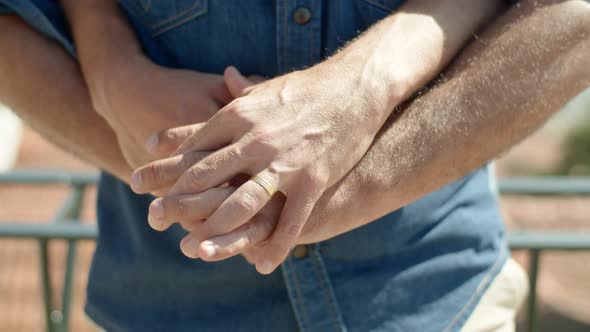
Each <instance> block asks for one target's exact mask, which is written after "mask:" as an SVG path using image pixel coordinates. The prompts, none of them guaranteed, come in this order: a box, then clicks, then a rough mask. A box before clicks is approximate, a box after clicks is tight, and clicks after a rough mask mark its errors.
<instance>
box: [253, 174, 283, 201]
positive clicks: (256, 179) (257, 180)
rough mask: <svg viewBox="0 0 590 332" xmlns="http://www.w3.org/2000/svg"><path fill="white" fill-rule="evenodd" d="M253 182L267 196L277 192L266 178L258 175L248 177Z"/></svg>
mask: <svg viewBox="0 0 590 332" xmlns="http://www.w3.org/2000/svg"><path fill="white" fill-rule="evenodd" d="M250 181H253V182H254V183H256V184H258V185H259V186H261V187H262V188H263V189H264V190H265V191H266V192H267V193H268V196H270V197H273V196H274V194H275V193H276V192H277V190H276V188H275V187H274V186H273V185H272V184H271V183H270V181H268V180H267V179H265V178H263V177H262V176H260V175H256V176H254V177H252V178H251V179H250Z"/></svg>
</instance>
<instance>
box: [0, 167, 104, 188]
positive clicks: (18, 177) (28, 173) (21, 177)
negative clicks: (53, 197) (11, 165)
mask: <svg viewBox="0 0 590 332" xmlns="http://www.w3.org/2000/svg"><path fill="white" fill-rule="evenodd" d="M98 179H99V174H98V173H90V172H69V171H67V172H66V171H58V170H32V169H31V170H23V169H21V170H15V171H11V172H7V173H0V183H13V184H31V185H40V184H67V185H79V186H83V185H94V184H96V183H97V182H98Z"/></svg>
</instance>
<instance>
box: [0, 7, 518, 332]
mask: <svg viewBox="0 0 590 332" xmlns="http://www.w3.org/2000/svg"><path fill="white" fill-rule="evenodd" d="M402 2H403V1H396V0H276V1H270V0H247V1H246V0H242V1H239V0H122V1H121V5H122V7H123V8H124V10H125V11H126V13H127V14H128V16H129V18H130V19H131V21H132V24H133V27H134V28H135V29H136V31H137V35H138V37H139V38H140V40H141V42H142V44H143V47H144V50H145V52H146V53H147V54H148V55H149V56H150V57H151V58H152V59H153V60H154V61H155V62H157V63H159V64H162V65H164V66H169V67H177V68H188V69H193V70H198V71H203V72H209V73H222V71H223V69H224V68H225V67H226V66H228V65H234V66H236V67H237V68H238V69H239V70H241V71H242V72H243V73H245V74H248V75H249V74H257V75H263V76H268V77H272V76H276V75H280V74H282V73H286V72H289V71H292V70H294V69H299V68H303V67H307V66H311V65H313V64H315V63H318V62H319V61H321V60H322V59H324V58H325V57H327V56H329V55H330V54H332V53H333V52H334V51H335V50H337V49H338V48H340V47H342V46H343V45H345V43H346V42H348V41H350V40H352V39H353V38H355V37H356V36H358V35H359V33H361V32H362V31H363V30H365V29H367V28H368V27H369V26H371V25H372V24H373V23H375V22H376V21H378V20H380V19H382V18H384V17H385V16H387V15H389V14H390V13H391V12H394V11H395V10H396V9H397V8H398V7H399V6H400V5H401V3H402ZM2 5H4V7H2ZM300 8H306V9H307V10H309V11H308V12H303V14H310V16H308V17H306V15H303V16H299V17H297V18H296V16H297V15H299V14H302V12H301V11H299V12H297V10H298V9H300ZM0 10H1V11H4V12H16V13H17V14H19V15H21V16H22V17H23V18H24V19H25V21H27V22H28V23H29V24H30V25H32V26H33V27H34V28H36V29H37V30H39V31H41V32H42V33H44V34H46V35H48V36H50V37H51V38H54V39H55V40H56V41H57V42H59V43H60V44H62V45H63V46H64V47H65V48H66V49H67V50H68V51H69V52H70V53H71V54H72V55H74V46H73V43H72V40H71V37H70V35H69V33H68V30H67V25H66V23H65V19H64V17H63V13H62V11H61V9H60V7H59V5H58V4H57V2H56V1H51V0H0ZM491 177H492V174H491V172H490V169H489V168H488V167H484V168H482V169H479V170H477V171H475V172H473V173H471V174H469V175H468V176H466V177H464V178H462V179H460V180H458V181H456V182H454V183H452V184H450V185H448V186H446V187H444V188H442V189H440V190H438V191H436V192H434V193H432V194H430V195H427V196H425V197H423V198H422V199H420V200H418V201H416V202H414V203H412V204H410V205H408V206H405V207H403V208H401V209H398V210H396V211H394V212H392V213H390V214H389V215H387V216H385V217H383V218H381V219H379V220H377V221H375V222H372V223H370V224H368V225H366V226H363V227H361V228H358V229H356V230H353V231H351V232H348V233H346V234H343V235H341V236H338V237H336V238H333V239H331V240H327V241H324V242H321V243H317V244H313V245H308V246H306V247H304V249H302V250H300V252H299V254H298V255H296V256H291V257H289V258H288V259H287V260H286V261H285V262H284V264H283V265H282V266H281V269H279V270H277V271H275V272H274V273H272V274H271V275H268V276H263V275H259V274H257V273H256V271H255V269H254V267H252V266H251V265H249V264H247V263H246V261H245V260H244V259H243V258H241V257H234V258H231V259H228V260H225V261H221V262H216V263H205V262H202V261H200V260H191V259H188V258H186V257H184V256H183V255H182V253H181V252H180V250H179V242H180V240H181V238H182V237H183V236H184V235H185V232H184V231H183V230H182V229H181V228H179V227H178V226H174V227H172V228H170V229H169V230H167V231H165V232H163V233H160V232H156V231H154V230H152V229H151V228H150V227H149V226H148V224H147V221H146V219H147V211H148V205H149V203H150V202H151V201H152V199H153V197H151V196H148V195H144V196H138V195H135V194H134V193H132V192H131V191H130V189H129V187H128V186H127V185H126V184H124V183H122V182H120V181H118V180H117V179H115V178H114V177H112V176H110V175H108V174H103V175H102V177H101V181H100V187H99V195H98V224H99V234H100V236H99V238H98V240H97V247H96V253H95V255H94V258H93V263H92V268H91V271H90V276H89V281H88V290H87V304H86V313H87V314H88V315H89V316H90V317H91V318H92V319H93V320H94V321H96V322H97V323H98V324H99V325H101V326H102V327H104V328H105V329H106V330H108V331H298V330H300V331H422V332H430V331H432V332H434V331H436V332H440V331H445V332H446V331H459V330H460V329H461V327H462V325H463V324H464V322H465V321H466V319H467V318H468V317H469V315H470V313H471V312H472V310H473V308H474V307H475V306H476V305H477V303H478V301H479V299H480V298H481V296H482V294H483V293H484V292H485V290H486V289H487V287H488V285H489V284H490V283H491V281H493V279H494V277H495V276H496V274H497V273H498V271H499V270H500V268H501V266H502V265H503V263H504V261H505V259H506V257H507V250H506V245H505V241H504V228H503V225H502V221H501V217H500V215H499V210H498V206H497V195H496V192H495V190H494V187H493V185H491V183H492V181H491ZM305 249H306V250H305Z"/></svg>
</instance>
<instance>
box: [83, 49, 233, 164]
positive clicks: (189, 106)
mask: <svg viewBox="0 0 590 332" xmlns="http://www.w3.org/2000/svg"><path fill="white" fill-rule="evenodd" d="M109 70H112V74H111V76H110V79H109V80H107V81H105V82H104V85H103V86H102V87H101V88H100V89H94V90H91V91H90V92H91V96H92V100H93V104H94V107H95V109H96V110H97V112H98V113H99V114H101V115H102V116H103V117H104V118H105V119H107V121H108V122H109V124H110V125H111V126H112V127H113V128H114V129H115V132H116V133H117V137H118V140H119V144H120V146H121V150H122V151H123V154H124V155H125V157H126V159H127V161H128V162H129V163H130V165H131V166H132V167H139V166H141V165H145V164H146V163H148V162H149V161H151V160H152V159H153V156H152V155H151V154H150V153H148V152H152V153H155V152H157V153H159V154H162V153H166V154H168V155H169V154H170V153H172V152H174V150H175V149H173V146H169V147H163V146H162V145H157V144H156V143H157V142H155V141H152V142H148V143H149V144H148V146H147V148H148V149H149V148H150V146H153V147H154V148H156V147H158V148H159V149H160V150H162V149H164V151H146V142H147V139H148V137H150V136H152V134H153V133H156V132H159V131H162V130H163V129H166V128H173V127H179V126H183V125H188V124H193V123H201V122H206V121H207V120H208V119H209V118H211V117H212V116H213V115H214V114H215V113H216V112H217V111H218V110H219V109H221V107H223V106H224V105H226V104H227V103H229V102H230V101H231V100H232V99H233V98H232V97H231V95H230V94H229V92H228V90H227V88H226V87H225V84H224V82H223V76H221V75H212V74H204V73H198V72H193V71H188V70H178V69H169V68H164V67H161V66H158V65H156V64H154V63H152V62H151V61H150V60H149V59H147V58H145V57H144V56H143V55H139V56H136V57H133V58H131V59H128V60H127V61H125V62H123V63H119V64H116V65H115V64H113V66H112V67H110V69H109ZM178 143H179V144H180V143H181V142H178ZM168 149H169V150H168Z"/></svg>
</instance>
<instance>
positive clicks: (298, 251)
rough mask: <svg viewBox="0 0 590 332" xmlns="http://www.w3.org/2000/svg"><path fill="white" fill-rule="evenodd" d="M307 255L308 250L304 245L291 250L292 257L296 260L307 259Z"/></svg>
mask: <svg viewBox="0 0 590 332" xmlns="http://www.w3.org/2000/svg"><path fill="white" fill-rule="evenodd" d="M308 254H309V248H307V246H306V245H299V246H296V247H295V249H293V257H295V258H297V259H302V258H305V257H307V255H308Z"/></svg>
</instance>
